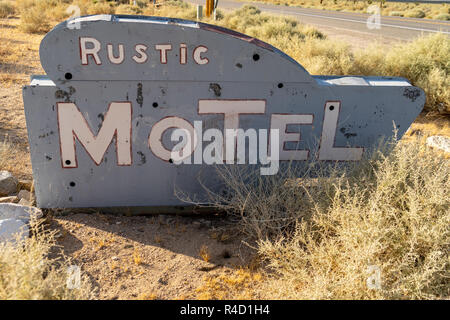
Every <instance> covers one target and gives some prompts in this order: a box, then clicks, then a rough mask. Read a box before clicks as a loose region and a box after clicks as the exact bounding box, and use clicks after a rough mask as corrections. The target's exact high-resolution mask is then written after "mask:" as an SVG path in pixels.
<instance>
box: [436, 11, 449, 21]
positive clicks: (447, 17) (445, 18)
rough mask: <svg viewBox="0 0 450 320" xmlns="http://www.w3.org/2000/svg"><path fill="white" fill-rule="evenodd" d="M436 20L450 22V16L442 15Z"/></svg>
mask: <svg viewBox="0 0 450 320" xmlns="http://www.w3.org/2000/svg"><path fill="white" fill-rule="evenodd" d="M434 19H436V20H444V21H450V14H446V13H442V14H439V15H437V16H435V17H434Z"/></svg>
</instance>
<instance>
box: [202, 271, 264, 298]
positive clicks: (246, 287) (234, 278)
mask: <svg viewBox="0 0 450 320" xmlns="http://www.w3.org/2000/svg"><path fill="white" fill-rule="evenodd" d="M262 281H264V277H263V275H262V274H261V273H258V272H253V271H252V270H250V269H248V268H240V269H237V270H236V271H233V272H231V273H224V274H220V275H218V276H205V277H204V283H203V285H202V286H200V287H198V288H197V289H196V290H195V292H196V297H195V298H196V299H199V300H218V299H220V300H223V299H227V300H229V299H238V300H250V299H258V298H259V296H258V294H257V290H255V289H256V288H257V287H258V286H260V285H261V282H262Z"/></svg>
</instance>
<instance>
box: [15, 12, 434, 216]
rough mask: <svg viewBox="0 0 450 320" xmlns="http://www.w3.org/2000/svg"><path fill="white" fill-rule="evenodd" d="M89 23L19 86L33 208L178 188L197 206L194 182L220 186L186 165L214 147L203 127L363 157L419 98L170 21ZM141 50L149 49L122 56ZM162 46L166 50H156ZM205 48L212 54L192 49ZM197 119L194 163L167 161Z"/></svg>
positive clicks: (380, 81)
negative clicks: (180, 131)
mask: <svg viewBox="0 0 450 320" xmlns="http://www.w3.org/2000/svg"><path fill="white" fill-rule="evenodd" d="M97 18H98V20H97ZM97 18H96V17H95V16H94V17H88V18H82V19H81V29H79V30H77V29H73V30H72V29H69V28H68V27H67V25H65V24H61V25H59V26H57V27H56V28H55V29H54V30H52V31H51V32H50V33H49V34H48V35H47V36H46V38H45V39H44V40H43V43H42V45H41V49H40V53H41V62H42V65H43V67H44V69H45V71H46V72H47V74H48V77H45V76H39V77H35V78H33V79H32V82H31V84H30V85H29V86H25V87H24V89H23V99H24V106H25V115H26V121H27V128H28V135H29V142H30V149H31V161H32V166H33V175H34V179H35V190H36V198H37V203H38V206H40V207H44V208H54V207H60V208H61V207H116V206H117V207H147V206H177V205H183V204H184V203H183V202H181V201H180V200H179V199H178V198H177V197H176V196H175V195H174V189H175V188H179V189H180V190H184V191H186V192H187V193H189V194H191V195H196V196H198V198H199V199H202V197H203V196H204V193H205V192H204V189H203V187H202V186H201V185H200V183H199V177H203V180H205V178H206V180H207V181H208V183H209V184H210V185H211V186H214V185H215V184H216V183H218V180H217V177H216V175H215V167H214V166H213V165H210V164H207V163H206V162H205V161H200V162H198V161H197V160H198V159H194V158H196V157H197V156H198V155H199V154H200V158H201V157H202V152H204V151H205V150H206V149H207V148H208V145H209V144H210V143H211V141H212V140H211V139H209V140H208V139H206V136H203V133H204V132H206V131H207V129H218V131H220V132H222V133H224V132H225V130H226V129H229V128H241V129H243V130H248V129H255V130H257V131H259V132H262V131H264V130H269V131H275V130H274V129H277V130H279V133H280V135H279V148H278V149H277V151H279V152H280V160H281V161H286V160H289V161H291V160H294V161H295V160H296V161H304V160H309V159H317V160H319V161H328V160H332V161H335V160H336V161H353V160H359V159H360V158H361V156H362V154H363V153H364V152H366V151H367V150H368V149H369V148H371V147H373V146H374V145H375V143H376V142H377V141H378V139H379V138H380V137H383V136H384V137H388V136H390V135H392V132H393V122H394V123H395V125H396V127H397V129H398V136H399V137H401V136H402V135H403V134H404V132H405V131H406V130H407V129H408V127H409V126H410V124H411V123H412V121H414V119H415V118H416V117H417V115H418V114H419V113H420V111H421V110H422V108H423V105H424V102H425V95H424V93H423V91H422V90H421V89H419V88H416V87H413V86H411V85H410V84H409V83H408V82H407V80H405V79H400V78H388V77H334V76H311V75H309V74H308V73H307V72H306V71H305V69H304V68H302V67H301V66H300V65H298V64H297V63H296V62H294V61H293V60H292V59H290V58H289V57H287V56H286V55H285V54H283V53H281V52H280V51H279V50H277V49H275V48H273V47H271V46H269V45H266V44H264V43H261V42H260V41H257V40H254V39H249V38H246V37H245V36H242V35H239V34H236V33H234V32H232V31H228V30H223V29H217V28H216V27H212V26H207V25H201V24H197V23H195V22H188V21H180V20H176V21H174V20H171V19H164V18H141V17H139V18H135V17H123V16H99V17H97ZM81 38H95V39H96V40H98V41H99V42H100V43H101V47H100V49H99V50H98V51H97V49H98V48H97V49H93V48H94V46H87V47H81V46H82V44H81V41H80V39H81ZM108 43H111V44H116V45H117V44H119V43H123V44H124V51H123V52H124V53H125V54H124V61H123V62H122V64H116V63H112V62H111V61H115V62H118V60H117V59H119V60H120V59H121V55H120V54H119V53H118V52H119V51H117V50H118V47H117V46H116V47H115V48H112V49H111V50H113V49H114V50H116V51H114V50H113V51H114V52H115V53H114V52H113V51H111V54H110V56H108V49H107V47H104V46H105V45H106V46H107V44H108ZM137 43H141V44H145V46H146V48H147V49H145V47H139V48H140V49H139V50H138V51H139V52H140V53H141V54H137V51H134V53H133V55H131V53H127V52H128V48H135V44H137ZM180 43H184V44H186V47H185V49H186V52H184V50H180V47H179V44H180ZM91 44H92V42H91ZM94 44H95V41H94ZM158 44H165V45H167V44H172V45H173V46H172V50H171V51H169V50H167V49H164V50H163V49H161V48H163V47H159V48H160V49H159V50H154V49H152V48H155V45H158ZM175 45H176V47H175ZM200 46H204V47H205V48H206V47H207V48H208V50H206V51H205V50H204V49H202V51H201V52H197V53H196V54H194V53H193V51H194V50H195V48H197V47H200ZM165 48H168V47H167V46H166V47H165ZM144 49H145V50H144ZM86 50H87V51H86ZM89 50H91V51H89ZM92 50H93V51H92ZM163 51H166V52H165V53H164V52H163ZM80 52H81V53H80ZM144 53H148V55H147V60H146V62H145V61H144V60H145V59H144V58H145V57H144ZM95 54H97V55H98V56H95ZM166 54H167V55H166ZM171 54H173V55H171ZM177 54H178V56H177ZM255 55H257V56H255ZM133 56H134V57H135V58H136V59H133ZM83 57H84V58H86V59H88V60H87V61H88V64H87V65H85V64H83ZM161 57H162V58H161ZM96 58H97V59H100V60H101V61H102V64H96V62H95V59H96ZM256 58H257V59H256ZM115 59H116V60H115ZM161 59H162V60H161ZM204 59H208V63H207V64H206V63H205V64H201V62H202V61H205V60H204ZM136 60H137V61H141V62H143V63H141V64H136ZM196 60H197V61H196ZM180 61H181V62H183V63H180ZM144 62H145V63H144ZM162 62H166V63H162ZM184 62H186V63H184ZM197 62H200V63H197ZM146 63H147V64H146ZM238 64H239V66H238ZM67 73H70V74H71V79H70V80H68V79H65V78H66V74H67ZM112 80H114V81H112ZM200 121H201V122H200ZM198 123H200V130H201V133H200V137H201V139H200V141H201V140H202V139H203V140H205V141H202V142H201V143H200V142H198V143H196V144H195V146H194V147H193V150H192V152H191V153H190V154H189V157H188V158H189V159H190V160H191V163H192V164H188V163H184V164H177V163H174V162H173V161H172V158H171V156H170V152H169V150H171V148H172V147H173V145H174V144H175V143H174V142H172V141H171V139H170V136H171V133H173V131H174V128H176V127H180V128H187V129H188V130H190V128H195V130H197V129H198V126H197V125H198ZM264 139H265V140H264ZM263 140H264V143H265V144H266V147H267V149H270V146H268V144H270V143H268V141H269V140H268V137H263ZM261 141H262V140H261V139H259V142H261ZM260 146H261V145H260ZM197 151H199V152H197ZM222 157H224V155H223V156H222ZM247 157H248V158H250V155H249V154H247ZM201 160H202V159H201ZM203 160H204V159H203ZM247 160H248V159H247ZM247 162H248V161H247Z"/></svg>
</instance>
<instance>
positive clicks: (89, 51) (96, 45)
mask: <svg viewBox="0 0 450 320" xmlns="http://www.w3.org/2000/svg"><path fill="white" fill-rule="evenodd" d="M88 42H89V43H91V44H92V45H93V47H92V48H86V44H87V43H88ZM100 48H101V44H100V42H99V41H98V40H97V39H95V38H87V37H81V38H80V56H81V57H80V58H81V64H82V65H87V64H88V56H89V55H91V56H92V57H93V58H94V61H95V64H102V61H101V60H100V57H99V56H98V52H99V51H100Z"/></svg>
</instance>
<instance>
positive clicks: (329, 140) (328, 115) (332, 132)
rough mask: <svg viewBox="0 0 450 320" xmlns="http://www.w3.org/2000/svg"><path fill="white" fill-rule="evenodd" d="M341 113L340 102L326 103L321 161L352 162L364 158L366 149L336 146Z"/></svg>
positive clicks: (321, 141)
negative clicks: (335, 141) (335, 140)
mask: <svg viewBox="0 0 450 320" xmlns="http://www.w3.org/2000/svg"><path fill="white" fill-rule="evenodd" d="M340 111H341V103H340V102H339V101H328V102H327V103H325V115H324V118H323V129H322V138H321V140H320V146H319V160H336V161H352V160H361V158H362V154H363V151H364V148H345V147H335V146H334V139H335V137H336V129H337V122H338V119H339V112H340Z"/></svg>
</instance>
